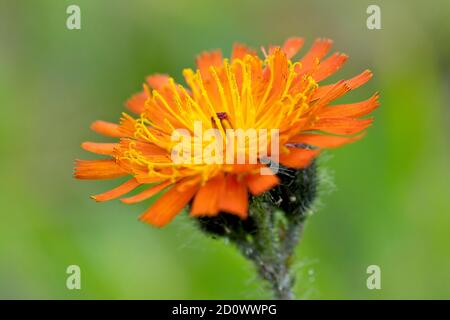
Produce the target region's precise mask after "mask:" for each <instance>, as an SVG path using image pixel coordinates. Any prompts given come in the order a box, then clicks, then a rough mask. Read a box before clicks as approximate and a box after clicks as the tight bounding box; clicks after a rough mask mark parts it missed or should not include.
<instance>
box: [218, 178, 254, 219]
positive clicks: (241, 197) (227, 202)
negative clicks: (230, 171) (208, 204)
mask: <svg viewBox="0 0 450 320" xmlns="http://www.w3.org/2000/svg"><path fill="white" fill-rule="evenodd" d="M225 179H226V181H225V188H224V190H223V192H222V194H220V195H219V210H220V211H225V212H228V213H232V214H235V215H237V216H239V217H240V218H242V219H245V218H247V214H248V192H247V186H246V185H245V183H243V182H238V181H237V177H236V175H228V176H227V177H226V178H225Z"/></svg>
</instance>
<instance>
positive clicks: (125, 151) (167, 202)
mask: <svg viewBox="0 0 450 320" xmlns="http://www.w3.org/2000/svg"><path fill="white" fill-rule="evenodd" d="M331 44H332V42H331V41H330V40H328V39H318V40H316V41H315V42H314V44H313V46H312V48H311V49H310V50H309V51H308V52H307V53H306V54H305V55H304V56H303V58H301V59H300V60H293V59H292V58H293V57H294V56H295V55H296V53H297V52H298V51H299V50H300V48H301V47H302V45H303V39H301V38H290V39H288V40H287V41H286V42H285V43H284V45H283V46H282V47H270V48H269V50H268V52H266V50H264V49H263V53H264V58H263V59H262V58H260V57H258V56H257V54H256V53H255V52H254V51H253V50H251V49H249V48H247V47H246V46H244V45H241V44H235V45H234V47H233V52H232V56H231V58H230V59H223V58H222V54H221V52H220V51H212V52H205V53H202V54H201V55H200V56H198V58H197V61H196V62H197V70H195V71H194V70H191V69H185V70H184V71H183V75H184V78H185V81H186V84H187V87H186V86H183V85H181V84H177V83H175V81H174V80H173V79H172V78H170V77H168V76H166V75H152V76H149V77H148V78H147V81H146V83H145V84H144V86H143V87H144V89H143V91H142V92H140V93H138V94H136V95H134V96H132V97H131V98H130V99H129V100H128V101H127V103H126V105H127V107H128V109H129V110H130V111H131V112H132V113H134V114H135V116H132V115H129V114H126V113H124V114H123V116H122V119H121V122H120V124H113V123H108V122H104V121H96V122H94V123H93V125H92V129H93V130H94V131H96V132H98V133H100V134H103V135H106V136H109V137H113V138H116V139H118V141H116V142H114V143H94V142H85V143H83V144H82V147H83V148H84V149H86V150H88V151H91V152H93V153H97V154H102V155H107V156H108V158H107V159H101V160H77V161H76V167H75V177H76V178H78V179H109V178H117V177H122V176H129V177H130V179H129V180H128V181H126V182H125V183H123V184H121V185H120V186H118V187H117V188H115V189H113V190H110V191H107V192H105V193H102V194H99V195H96V196H93V198H94V199H95V200H97V201H106V200H111V199H114V198H119V197H122V199H121V201H122V202H124V203H129V204H130V203H136V202H139V201H142V200H145V199H148V198H150V197H152V196H154V195H156V194H158V193H159V192H162V191H163V190H165V189H167V191H166V192H164V194H163V195H162V196H161V197H159V198H158V199H157V200H156V202H155V203H154V204H153V205H152V206H151V207H150V208H149V209H148V210H147V211H146V212H145V213H144V214H143V215H142V216H141V220H143V221H145V222H148V223H150V224H153V225H155V226H163V225H165V224H167V223H168V222H169V221H171V220H172V219H173V218H174V217H175V216H176V215H177V214H178V213H179V212H180V211H181V210H182V209H183V208H184V207H185V206H186V205H187V204H188V203H190V202H192V206H191V211H190V214H191V215H192V216H215V215H217V214H218V213H219V212H227V213H229V214H234V215H237V216H239V217H240V218H242V219H245V218H246V217H247V214H248V213H247V211H248V198H249V194H252V195H259V194H261V193H263V192H266V191H268V190H270V189H271V188H273V187H274V186H276V185H277V184H278V183H279V178H278V177H277V175H275V174H263V173H262V170H261V169H262V168H266V167H267V166H268V163H270V161H272V162H274V161H275V159H276V161H277V162H279V163H280V164H282V165H283V166H286V167H289V168H295V169H299V168H304V167H306V166H308V165H309V164H310V163H311V161H312V160H313V159H314V158H315V157H316V156H317V155H318V154H319V152H320V151H321V150H322V149H324V148H335V147H339V146H341V145H343V144H346V143H349V142H353V141H355V140H358V139H359V138H361V137H362V133H361V132H362V131H363V130H364V129H366V128H367V127H368V126H369V125H370V124H371V122H372V119H360V117H362V116H364V115H366V114H368V113H370V112H371V111H372V110H374V109H375V108H376V107H377V106H378V95H377V94H375V95H373V96H372V97H370V98H369V99H367V100H365V101H362V102H357V103H351V104H340V105H333V106H331V105H330V104H331V103H332V102H333V101H334V100H336V99H338V98H340V97H342V96H343V95H345V94H346V93H347V92H348V91H350V90H353V89H356V88H358V87H359V86H361V85H363V84H364V83H366V82H367V81H368V80H369V79H370V78H371V77H372V73H371V72H370V71H368V70H366V71H364V72H362V73H361V74H359V75H357V76H355V77H354V78H352V79H349V80H341V81H338V82H336V83H334V84H328V85H321V84H320V82H321V81H322V80H324V79H325V78H327V77H329V76H330V75H332V74H333V73H335V72H336V71H337V70H338V69H339V68H340V67H341V66H342V65H343V64H344V62H345V61H346V60H347V56H346V55H344V54H340V53H335V54H333V55H331V56H329V57H328V58H324V57H325V56H326V54H327V52H328V51H329V49H330V47H331ZM198 125H200V126H201V127H202V129H203V130H208V129H214V130H215V131H216V132H218V135H217V136H216V137H215V139H216V142H217V141H219V142H220V144H221V145H222V143H223V145H226V146H227V147H228V146H229V145H232V147H231V150H232V151H233V152H232V153H231V156H230V157H229V158H227V160H230V161H225V160H224V158H223V157H222V158H220V160H222V161H211V160H217V158H216V157H217V154H216V153H214V152H213V153H207V154H208V155H209V156H208V155H206V157H205V154H206V153H205V152H204V151H205V149H206V148H208V145H209V143H210V141H207V140H205V139H203V140H202V139H192V140H190V141H189V147H192V150H200V153H198V152H193V153H188V154H187V155H184V160H186V161H181V162H180V161H174V158H173V151H174V148H175V147H176V145H177V142H176V141H174V139H173V133H174V131H176V130H180V129H181V130H184V131H183V132H187V133H189V134H191V135H192V136H194V137H196V135H197V134H196V126H198ZM249 129H251V130H265V131H263V132H265V133H264V137H262V136H259V137H258V138H257V140H255V139H253V140H252V138H251V137H250V138H249V139H248V140H247V141H246V142H245V143H244V146H243V147H242V148H239V147H238V146H236V145H235V144H234V143H230V142H235V141H236V137H234V136H232V137H230V136H229V135H228V130H243V131H245V130H249ZM271 130H276V132H277V137H276V138H277V143H278V144H277V147H278V148H277V149H276V150H273V149H271V150H270V152H268V153H267V154H266V156H267V158H266V159H264V158H263V157H262V156H261V155H260V154H258V156H257V158H256V161H253V162H248V163H247V162H245V163H241V162H238V163H236V161H234V160H236V158H237V157H239V155H243V156H244V158H245V159H248V158H250V157H251V154H252V152H253V151H254V148H255V145H260V144H261V141H263V143H264V144H266V145H270V144H271V143H272V142H273V140H274V137H273V136H271V135H270V132H271ZM197 138H198V137H197ZM262 138H264V139H262ZM199 154H200V155H201V156H203V157H200V159H199V158H198V156H199ZM275 155H276V158H275ZM227 157H228V155H227ZM268 159H269V161H267V160H268ZM141 185H147V186H148V187H147V188H145V189H144V190H143V191H140V192H139V193H137V194H134V195H132V196H127V197H123V196H124V195H125V194H127V193H129V192H131V191H133V190H134V189H135V188H137V187H139V186H141Z"/></svg>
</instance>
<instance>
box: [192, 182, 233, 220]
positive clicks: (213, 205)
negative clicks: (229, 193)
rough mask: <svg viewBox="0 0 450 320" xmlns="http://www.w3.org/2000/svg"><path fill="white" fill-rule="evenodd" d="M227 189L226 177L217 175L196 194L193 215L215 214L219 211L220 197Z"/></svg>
mask: <svg viewBox="0 0 450 320" xmlns="http://www.w3.org/2000/svg"><path fill="white" fill-rule="evenodd" d="M224 189H225V178H224V177H222V176H219V177H215V178H213V179H211V180H209V181H208V182H206V184H205V185H204V186H202V187H201V188H200V190H199V191H198V192H197V194H196V195H195V199H194V202H193V204H192V209H191V215H192V216H195V217H197V216H215V215H217V213H218V212H219V198H220V196H221V195H222V194H223V192H224Z"/></svg>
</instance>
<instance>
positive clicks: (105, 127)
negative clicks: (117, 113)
mask: <svg viewBox="0 0 450 320" xmlns="http://www.w3.org/2000/svg"><path fill="white" fill-rule="evenodd" d="M119 128H120V126H119V125H118V124H116V123H111V122H106V121H101V120H97V121H95V122H94V123H92V124H91V129H92V130H94V131H95V132H97V133H99V134H102V135H104V136H108V137H114V138H121V137H124V136H125V135H124V134H123V133H122V132H121V131H120V130H119Z"/></svg>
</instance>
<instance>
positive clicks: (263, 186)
mask: <svg viewBox="0 0 450 320" xmlns="http://www.w3.org/2000/svg"><path fill="white" fill-rule="evenodd" d="M245 180H246V182H247V187H248V189H249V190H250V192H251V194H253V195H254V196H257V195H260V194H261V193H264V192H266V191H267V190H270V189H272V188H273V187H275V186H276V185H277V184H279V183H280V179H279V178H278V177H277V175H275V174H273V175H260V174H252V175H247V176H246V178H245Z"/></svg>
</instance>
